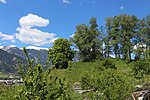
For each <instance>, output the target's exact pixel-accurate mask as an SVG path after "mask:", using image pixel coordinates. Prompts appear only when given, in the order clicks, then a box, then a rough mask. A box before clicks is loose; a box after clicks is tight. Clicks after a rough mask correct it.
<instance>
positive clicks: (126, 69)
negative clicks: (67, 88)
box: [0, 59, 150, 100]
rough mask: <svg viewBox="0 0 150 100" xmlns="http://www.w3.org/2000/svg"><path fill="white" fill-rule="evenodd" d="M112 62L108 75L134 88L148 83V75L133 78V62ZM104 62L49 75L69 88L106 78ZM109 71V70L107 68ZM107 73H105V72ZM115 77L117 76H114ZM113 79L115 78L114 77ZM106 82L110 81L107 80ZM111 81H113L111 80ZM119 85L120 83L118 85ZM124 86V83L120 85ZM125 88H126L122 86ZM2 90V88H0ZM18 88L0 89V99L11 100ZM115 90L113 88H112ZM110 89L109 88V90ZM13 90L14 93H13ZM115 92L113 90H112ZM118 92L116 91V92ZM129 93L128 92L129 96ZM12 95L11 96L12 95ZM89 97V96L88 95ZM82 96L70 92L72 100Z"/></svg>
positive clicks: (75, 64)
mask: <svg viewBox="0 0 150 100" xmlns="http://www.w3.org/2000/svg"><path fill="white" fill-rule="evenodd" d="M110 60H111V61H112V63H114V64H115V67H116V69H115V71H113V72H114V73H113V72H112V73H110V72H109V73H110V74H112V75H113V74H114V75H115V74H116V73H118V74H117V75H120V76H119V77H120V78H124V79H125V80H126V79H129V81H128V85H132V86H133V87H135V85H143V86H144V84H149V83H150V80H149V79H150V76H149V75H145V77H144V79H142V80H138V79H136V78H135V77H134V73H133V71H132V70H131V69H132V68H133V66H134V63H135V62H128V61H124V60H118V59H110ZM104 62H105V60H97V61H93V62H76V63H72V66H71V67H70V68H68V69H54V70H53V71H52V73H51V76H55V77H60V78H61V79H64V78H65V82H66V83H68V82H69V83H70V84H71V88H72V86H73V84H74V83H75V82H82V81H83V80H82V78H83V77H85V76H90V77H91V78H97V77H99V79H100V80H101V79H103V80H104V78H105V77H106V78H108V77H109V75H106V74H105V71H103V67H102V66H104ZM108 69H109V68H108ZM106 73H107V72H106ZM116 77H117V76H116ZM114 79H115V77H114ZM106 81H110V80H107V79H106ZM112 81H113V80H112ZM119 84H120V83H119ZM121 84H124V83H121ZM124 87H126V86H124ZM0 88H3V87H0ZM19 88H20V86H19V87H18V86H15V87H13V88H12V87H10V88H8V87H7V88H5V89H0V90H1V91H0V97H4V98H5V97H7V100H9V99H10V98H12V96H14V94H15V93H17V90H19ZM113 88H115V87H113ZM110 89H111V88H110ZM8 90H9V91H8ZM14 90H15V92H14ZM134 90H135V89H134V88H133V89H132V91H134ZM112 91H114V92H115V90H112ZM117 92H118V91H117ZM130 93H131V91H130V92H129V95H130ZM12 94H13V95H12ZM88 95H89V94H88ZM82 97H83V96H82V95H81V94H79V93H75V92H72V98H74V99H75V100H81V98H82Z"/></svg>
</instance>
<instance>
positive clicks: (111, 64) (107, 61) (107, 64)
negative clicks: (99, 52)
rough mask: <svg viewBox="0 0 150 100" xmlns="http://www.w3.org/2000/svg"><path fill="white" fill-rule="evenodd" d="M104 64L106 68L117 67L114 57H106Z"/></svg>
mask: <svg viewBox="0 0 150 100" xmlns="http://www.w3.org/2000/svg"><path fill="white" fill-rule="evenodd" d="M102 66H104V68H105V69H108V68H112V69H117V68H116V65H115V62H114V61H113V60H112V59H105V60H104V61H103V64H102Z"/></svg>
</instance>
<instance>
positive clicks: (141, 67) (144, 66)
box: [132, 61, 150, 79]
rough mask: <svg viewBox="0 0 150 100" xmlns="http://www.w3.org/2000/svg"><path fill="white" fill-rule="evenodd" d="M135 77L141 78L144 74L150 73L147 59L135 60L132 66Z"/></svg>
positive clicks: (149, 64)
mask: <svg viewBox="0 0 150 100" xmlns="http://www.w3.org/2000/svg"><path fill="white" fill-rule="evenodd" d="M132 71H133V73H134V76H135V78H137V79H142V78H143V77H144V75H150V62H149V61H136V62H135V63H134V66H133V68H132Z"/></svg>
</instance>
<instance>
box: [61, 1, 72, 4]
mask: <svg viewBox="0 0 150 100" xmlns="http://www.w3.org/2000/svg"><path fill="white" fill-rule="evenodd" d="M62 2H63V3H64V4H70V3H71V2H70V1H69V0H63V1H62Z"/></svg>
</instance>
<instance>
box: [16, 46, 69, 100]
mask: <svg viewBox="0 0 150 100" xmlns="http://www.w3.org/2000/svg"><path fill="white" fill-rule="evenodd" d="M24 52H25V54H26V56H27V60H28V65H20V64H19V66H20V68H21V69H22V67H26V69H27V70H26V71H24V70H23V69H22V70H20V74H21V76H22V79H23V83H24V85H23V87H22V89H21V90H20V91H19V93H18V95H17V96H16V99H18V100H57V99H59V100H70V99H71V98H70V97H69V94H68V93H67V87H66V86H65V84H64V81H63V80H62V79H60V78H58V77H53V76H51V75H50V73H51V71H52V69H50V68H49V69H46V70H45V71H44V70H43V68H42V66H41V65H40V64H37V65H35V64H34V63H33V60H30V59H29V58H28V53H27V52H26V49H25V48H24Z"/></svg>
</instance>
